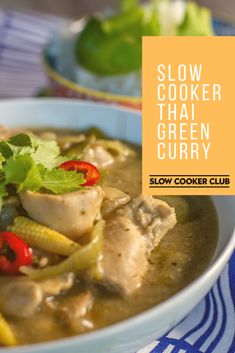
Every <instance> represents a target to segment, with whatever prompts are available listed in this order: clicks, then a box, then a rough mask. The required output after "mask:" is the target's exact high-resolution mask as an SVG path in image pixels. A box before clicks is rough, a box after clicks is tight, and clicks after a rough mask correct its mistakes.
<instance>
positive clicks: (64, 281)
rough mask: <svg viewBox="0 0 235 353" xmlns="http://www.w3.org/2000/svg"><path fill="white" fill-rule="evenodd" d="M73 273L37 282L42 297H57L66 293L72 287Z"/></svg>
mask: <svg viewBox="0 0 235 353" xmlns="http://www.w3.org/2000/svg"><path fill="white" fill-rule="evenodd" d="M74 281H75V275H74V273H65V274H63V275H61V276H57V277H52V278H50V279H47V280H44V281H41V282H38V283H39V285H40V287H41V289H42V291H43V293H44V295H45V296H48V295H49V296H51V295H59V294H61V293H63V292H66V291H68V290H69V289H70V288H72V286H73V285H74Z"/></svg>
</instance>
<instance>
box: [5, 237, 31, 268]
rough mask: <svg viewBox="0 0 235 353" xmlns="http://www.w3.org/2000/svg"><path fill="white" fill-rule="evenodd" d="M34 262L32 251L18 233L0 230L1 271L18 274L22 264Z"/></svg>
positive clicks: (28, 264)
mask: <svg viewBox="0 0 235 353" xmlns="http://www.w3.org/2000/svg"><path fill="white" fill-rule="evenodd" d="M31 264H32V251H31V249H30V248H29V246H28V245H27V244H26V243H25V242H24V241H23V240H22V239H20V238H19V237H18V236H17V235H16V234H14V233H11V232H0V271H2V272H4V273H8V274H18V273H19V268H20V267H21V266H30V265H31Z"/></svg>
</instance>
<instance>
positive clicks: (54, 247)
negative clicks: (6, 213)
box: [8, 217, 80, 256]
mask: <svg viewBox="0 0 235 353" xmlns="http://www.w3.org/2000/svg"><path fill="white" fill-rule="evenodd" d="M8 229H9V230H10V231H11V232H13V233H16V234H17V235H19V237H20V238H22V239H23V240H25V241H26V243H27V244H29V245H30V246H32V247H36V248H39V249H42V250H46V251H48V252H52V253H54V254H57V255H63V256H69V255H71V254H73V253H74V252H75V251H76V250H78V249H79V248H80V245H79V244H77V243H75V242H74V241H72V240H70V239H68V238H67V237H66V236H65V235H63V234H61V233H58V232H57V231H55V230H53V229H51V228H48V227H45V226H43V225H41V224H40V223H37V222H35V221H32V220H31V219H29V218H25V217H16V218H15V220H14V224H13V225H12V226H9V227H8Z"/></svg>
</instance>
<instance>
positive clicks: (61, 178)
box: [38, 166, 86, 194]
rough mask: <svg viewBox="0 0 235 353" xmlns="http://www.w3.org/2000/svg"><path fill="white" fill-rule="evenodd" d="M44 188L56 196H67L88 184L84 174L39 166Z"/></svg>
mask: <svg viewBox="0 0 235 353" xmlns="http://www.w3.org/2000/svg"><path fill="white" fill-rule="evenodd" d="M38 167H39V171H40V175H41V181H42V187H43V188H45V189H47V190H49V191H51V192H52V193H54V194H65V193H67V192H72V191H76V190H78V189H80V188H81V185H82V184H84V183H85V182H86V180H85V179H84V176H83V174H82V173H77V172H76V171H69V172H68V171H65V170H63V169H61V168H54V169H51V170H49V169H46V168H44V167H43V166H38Z"/></svg>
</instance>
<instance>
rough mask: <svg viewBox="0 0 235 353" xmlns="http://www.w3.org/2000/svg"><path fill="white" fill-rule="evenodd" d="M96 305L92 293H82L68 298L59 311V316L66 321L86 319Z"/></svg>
mask: <svg viewBox="0 0 235 353" xmlns="http://www.w3.org/2000/svg"><path fill="white" fill-rule="evenodd" d="M93 303H94V296H93V294H92V293H91V291H88V290H87V291H86V292H83V293H80V294H79V295H77V296H75V295H73V296H71V297H66V299H65V300H64V301H63V302H62V304H61V305H60V309H59V314H60V316H62V317H63V318H64V319H65V320H66V321H70V320H74V319H79V318H81V317H84V316H85V315H86V314H87V313H88V311H90V310H91V308H92V306H93Z"/></svg>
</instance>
